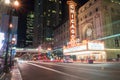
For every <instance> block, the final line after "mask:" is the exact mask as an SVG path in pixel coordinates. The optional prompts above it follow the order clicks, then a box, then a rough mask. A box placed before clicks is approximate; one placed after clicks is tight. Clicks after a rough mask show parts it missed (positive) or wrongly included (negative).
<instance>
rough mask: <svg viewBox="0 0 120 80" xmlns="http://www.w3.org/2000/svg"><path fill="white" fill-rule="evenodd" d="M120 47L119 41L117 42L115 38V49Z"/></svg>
mask: <svg viewBox="0 0 120 80" xmlns="http://www.w3.org/2000/svg"><path fill="white" fill-rule="evenodd" d="M119 46H120V45H119V40H118V38H115V47H119Z"/></svg>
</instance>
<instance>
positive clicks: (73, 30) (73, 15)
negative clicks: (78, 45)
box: [67, 1, 76, 41]
mask: <svg viewBox="0 0 120 80" xmlns="http://www.w3.org/2000/svg"><path fill="white" fill-rule="evenodd" d="M67 4H68V5H69V20H70V41H73V40H75V38H76V11H75V6H76V3H75V2H73V1H67Z"/></svg>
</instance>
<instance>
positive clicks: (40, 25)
mask: <svg viewBox="0 0 120 80" xmlns="http://www.w3.org/2000/svg"><path fill="white" fill-rule="evenodd" d="M62 2H64V1H63V0H35V22H34V34H35V35H34V38H33V45H34V47H38V46H39V45H41V44H42V45H43V46H44V48H45V47H46V46H45V45H48V44H50V45H52V40H53V29H54V28H56V27H57V26H59V25H60V24H61V23H62V17H63V14H62V10H63V9H62V8H63V6H62V5H63V3H62ZM66 19H67V18H65V16H64V20H66ZM49 42H50V43H49Z"/></svg>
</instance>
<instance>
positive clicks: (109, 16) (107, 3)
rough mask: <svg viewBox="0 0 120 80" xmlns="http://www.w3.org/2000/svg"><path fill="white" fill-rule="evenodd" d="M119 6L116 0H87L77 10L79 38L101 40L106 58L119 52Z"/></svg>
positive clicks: (115, 56)
mask: <svg viewBox="0 0 120 80" xmlns="http://www.w3.org/2000/svg"><path fill="white" fill-rule="evenodd" d="M119 8H120V1H118V0H89V1H88V2H87V3H86V4H85V5H83V6H82V7H80V8H79V11H78V27H79V37H80V40H81V41H82V40H90V41H96V40H97V41H103V42H104V46H105V52H106V54H107V59H113V58H117V55H118V54H120V50H119V49H120V21H119V20H120V9H119ZM96 54H97V53H96Z"/></svg>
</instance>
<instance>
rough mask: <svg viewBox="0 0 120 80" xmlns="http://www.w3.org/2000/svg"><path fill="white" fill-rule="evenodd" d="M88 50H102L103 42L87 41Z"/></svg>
mask: <svg viewBox="0 0 120 80" xmlns="http://www.w3.org/2000/svg"><path fill="white" fill-rule="evenodd" d="M88 49H89V50H104V43H102V42H101V43H100V42H98V43H97V42H96V43H95V42H88Z"/></svg>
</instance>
